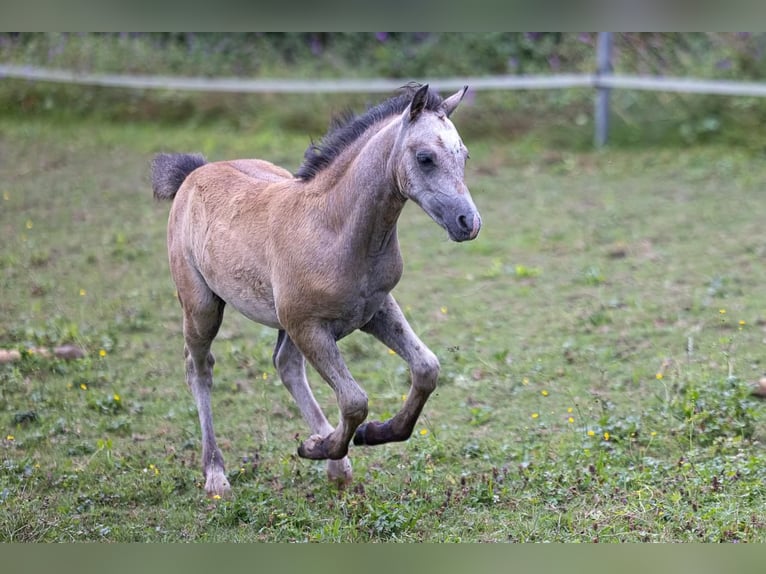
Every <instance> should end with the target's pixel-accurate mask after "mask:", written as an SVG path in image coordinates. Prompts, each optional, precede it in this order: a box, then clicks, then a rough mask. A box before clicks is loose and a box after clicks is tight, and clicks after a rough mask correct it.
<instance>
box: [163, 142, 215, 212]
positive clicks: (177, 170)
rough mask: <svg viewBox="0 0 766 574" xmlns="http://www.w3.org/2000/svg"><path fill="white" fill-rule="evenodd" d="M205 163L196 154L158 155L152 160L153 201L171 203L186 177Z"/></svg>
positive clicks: (203, 159) (202, 158)
mask: <svg viewBox="0 0 766 574" xmlns="http://www.w3.org/2000/svg"><path fill="white" fill-rule="evenodd" d="M205 163H207V162H206V161H205V158H204V157H202V156H201V155H200V154H197V153H159V154H157V155H156V156H154V159H153V160H152V190H153V191H154V198H155V199H164V200H167V201H172V200H173V198H174V197H175V196H176V193H178V189H179V188H180V187H181V184H182V183H183V182H184V180H185V179H186V178H187V176H188V175H189V174H190V173H191V172H193V171H194V170H195V169H197V168H198V167H202V166H203V165H205Z"/></svg>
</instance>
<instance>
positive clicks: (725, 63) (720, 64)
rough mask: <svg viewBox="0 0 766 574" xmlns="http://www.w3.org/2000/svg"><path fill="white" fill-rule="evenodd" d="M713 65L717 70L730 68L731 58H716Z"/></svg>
mask: <svg viewBox="0 0 766 574" xmlns="http://www.w3.org/2000/svg"><path fill="white" fill-rule="evenodd" d="M715 67H716V68H718V69H719V70H730V69H731V60H730V59H729V58H724V59H723V60H718V61H717V62H716V63H715Z"/></svg>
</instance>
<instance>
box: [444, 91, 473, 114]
mask: <svg viewBox="0 0 766 574" xmlns="http://www.w3.org/2000/svg"><path fill="white" fill-rule="evenodd" d="M467 91H468V86H463V89H462V90H458V91H457V92H455V93H454V94H452V95H451V96H450V97H449V98H447V99H446V100H444V101H443V102H442V108H443V109H444V113H446V114H447V117H450V115H452V112H454V111H455V108H457V105H458V104H459V103H460V101H461V100H462V99H463V96H465V93H466V92H467Z"/></svg>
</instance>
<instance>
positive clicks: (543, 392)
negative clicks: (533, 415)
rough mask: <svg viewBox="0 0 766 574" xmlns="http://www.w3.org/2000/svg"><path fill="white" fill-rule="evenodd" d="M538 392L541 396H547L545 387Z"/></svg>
mask: <svg viewBox="0 0 766 574" xmlns="http://www.w3.org/2000/svg"><path fill="white" fill-rule="evenodd" d="M540 394H541V395H542V396H544V397H547V396H548V391H546V390H545V389H543V390H542V391H540Z"/></svg>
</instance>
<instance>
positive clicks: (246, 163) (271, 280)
mask: <svg viewBox="0 0 766 574" xmlns="http://www.w3.org/2000/svg"><path fill="white" fill-rule="evenodd" d="M467 89H468V86H465V87H464V88H462V89H461V90H459V91H457V92H456V93H455V94H452V95H451V96H449V97H447V98H444V99H442V98H441V97H440V96H439V95H438V94H437V93H436V92H434V91H432V90H430V89H429V86H428V84H425V85H417V84H416V85H409V86H405V87H404V88H402V90H401V91H400V92H399V93H397V94H395V95H393V96H392V97H390V98H389V99H387V100H385V101H383V102H382V103H380V104H378V105H376V106H374V107H370V108H368V109H367V111H366V112H364V113H362V114H360V115H356V116H353V115H352V116H348V115H347V116H346V117H345V118H342V119H337V118H336V119H335V120H334V121H333V122H332V123H331V127H330V130H329V131H328V132H327V134H326V135H325V136H324V137H323V138H322V139H321V140H320V141H319V143H314V142H312V143H311V144H310V145H309V147H308V149H307V150H306V152H305V154H304V159H303V163H302V164H301V165H300V167H299V169H298V170H297V171H296V172H295V174H292V173H290V172H289V171H288V170H286V169H284V168H282V167H278V166H276V165H274V164H272V163H270V162H268V161H265V160H261V159H235V160H230V161H218V162H210V163H208V162H207V161H206V160H205V158H204V157H203V156H201V155H199V154H175V153H174V154H167V153H160V154H157V155H155V156H154V158H153V160H152V166H151V172H152V174H151V179H152V188H153V193H154V197H155V198H156V199H158V200H170V201H172V205H171V208H170V213H169V217H168V226H167V248H168V259H169V263H170V272H171V275H172V278H173V281H174V282H175V285H176V289H177V293H178V300H179V302H180V304H181V309H182V315H183V338H184V357H185V368H186V383H187V385H188V387H189V389H190V391H191V393H192V395H193V397H194V399H195V402H196V406H197V412H198V415H199V422H200V427H201V432H202V470H203V473H204V478H205V491H206V493H207V495H208V496H210V497H219V496H223V495H225V494H228V493H229V491H230V489H231V486H230V484H229V481H228V480H227V478H226V474H225V466H224V460H223V455H222V453H221V451H220V449H219V447H218V445H217V443H216V438H215V433H214V430H213V414H212V409H211V403H210V393H211V388H212V385H213V365H214V363H215V358H214V357H213V354H212V353H211V346H212V343H213V339H214V338H215V336H216V334H217V333H218V329H219V327H220V325H221V322H222V318H223V311H224V306H225V305H227V304H228V305H230V306H231V307H233V308H234V309H236V310H237V311H239V312H240V313H241V314H243V315H244V316H245V317H247V318H249V319H251V320H253V321H255V322H258V323H261V324H263V325H266V326H269V327H272V328H274V329H276V330H277V331H278V334H277V340H276V345H275V348H274V353H273V363H274V366H275V368H276V370H277V373H278V375H279V377H280V379H281V381H282V383H283V384H284V385H285V387H286V388H287V390H288V391H289V392H290V394H291V395H292V396H293V398H294V400H295V401H296V403H297V405H298V407H299V409H300V412H301V415H302V416H303V418H304V420H305V422H306V423H307V424H308V426H309V428H310V431H311V434H310V436H309V437H308V438H307V439H306V440H304V441H303V442H302V444H300V446H299V447H298V455H299V456H300V457H303V458H306V459H313V460H327V476H328V478H329V480H330V481H331V482H333V483H336V484H337V485H338V486H339V487H341V488H342V487H344V486H346V485H348V484H349V483H350V482H351V481H352V469H351V463H350V461H349V458H348V450H349V445H350V444H351V442H352V441H353V444H354V445H377V444H382V443H388V442H393V441H404V440H407V439H408V438H409V437H410V436H411V434H412V432H413V429H414V427H415V424H416V421H417V419H418V417H419V416H420V413H421V411H422V410H423V407H424V405H425V403H426V401H427V399H428V397H429V395H430V394H431V393H432V392H433V390H434V388H435V387H436V382H437V378H438V375H439V369H440V366H439V360H438V359H437V357H436V355H435V354H434V353H433V352H432V351H431V350H430V349H428V347H426V345H425V344H424V343H423V342H422V341H421V340H420V339H419V338H418V336H417V335H416V334H415V332H414V331H413V330H412V328H411V327H410V325H409V323H408V322H407V320H406V319H405V316H404V314H403V312H402V310H401V309H400V307H399V305H398V304H397V302H396V301H395V300H394V297H393V296H392V295H391V290H392V289H393V288H394V286H395V285H396V284H397V283H398V281H399V279H400V278H401V275H402V269H403V262H402V257H401V253H400V249H399V241H398V237H397V221H398V219H399V215H400V213H401V212H402V209H403V207H404V205H405V203H406V202H407V200H412V201H413V202H414V203H415V204H417V205H419V206H420V207H421V208H422V209H423V210H424V211H425V212H426V213H427V214H428V215H429V216H430V217H431V219H433V220H434V221H435V222H436V223H437V224H439V225H440V226H441V227H443V228H444V230H446V232H447V235H448V237H449V238H450V239H451V240H453V241H455V242H462V241H466V240H472V239H474V238H476V236H477V235H478V233H479V230H480V228H481V217H480V215H479V212H478V210H477V208H476V205H475V204H474V202H473V199H472V198H471V194H470V193H469V190H468V188H467V187H466V184H465V183H464V172H465V164H466V160H467V158H468V150H467V148H466V146H465V145H464V144H463V141H462V140H461V138H460V135H459V134H458V132H457V130H456V128H455V126H454V124H453V123H452V121H451V120H450V119H449V117H450V115H451V114H452V112H454V111H455V109H456V108H457V106H458V104H459V103H460V101H461V100H462V99H463V96H464V95H465V92H466V90H467ZM356 330H361V331H363V332H366V333H369V334H371V335H372V336H374V337H376V338H377V339H378V340H380V341H381V342H382V343H383V344H384V345H386V346H388V347H389V348H390V349H392V350H393V351H394V352H395V353H396V354H397V355H398V356H399V357H401V358H402V359H404V360H405V361H406V362H407V364H408V367H409V371H410V378H411V385H410V391H409V393H408V394H407V396H406V400H405V401H404V403H403V404H402V406H401V408H400V410H399V411H398V412H397V413H396V414H395V415H394V416H393V417H392V418H390V419H389V420H386V421H385V422H380V421H369V422H365V419H366V418H367V412H368V410H367V409H368V399H367V394H366V393H365V391H364V390H363V389H362V388H361V387H360V386H359V385H358V384H357V382H356V381H355V380H354V377H353V376H352V375H351V373H350V372H349V369H348V367H347V365H346V363H345V362H344V360H343V357H342V356H341V353H340V351H339V349H338V346H337V342H338V341H339V340H340V339H342V338H343V337H345V336H347V335H349V334H350V333H351V332H353V331H356ZM306 360H308V362H309V363H310V364H311V366H312V367H313V368H314V369H315V370H316V371H317V372H318V373H319V374H320V375H321V377H322V378H323V379H324V380H325V381H326V382H327V383H328V384H329V385H330V387H331V388H332V389H333V391H334V392H335V396H336V399H337V403H338V408H339V411H340V422H339V424H338V426H337V427H334V428H333V426H332V425H331V424H330V423H329V422H328V420H327V418H326V416H325V414H324V413H323V412H322V409H321V408H320V406H319V405H318V404H317V401H316V400H315V398H314V395H313V394H312V391H311V388H310V387H309V384H308V381H307V379H306Z"/></svg>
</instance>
